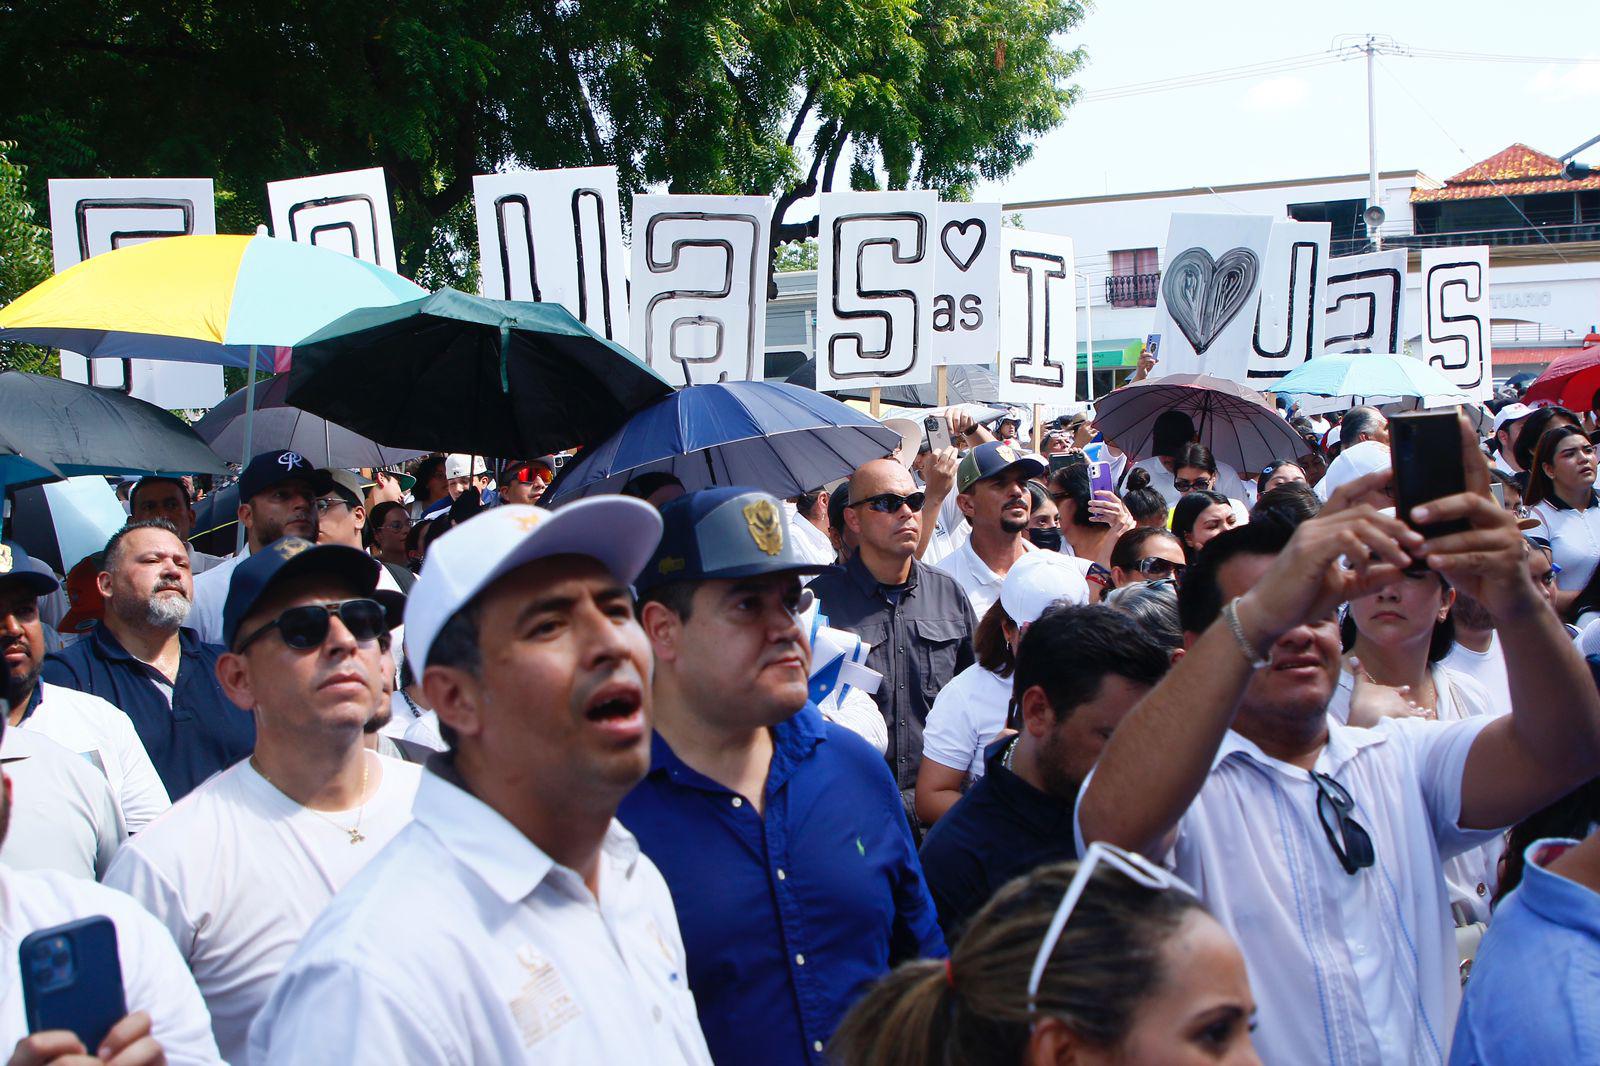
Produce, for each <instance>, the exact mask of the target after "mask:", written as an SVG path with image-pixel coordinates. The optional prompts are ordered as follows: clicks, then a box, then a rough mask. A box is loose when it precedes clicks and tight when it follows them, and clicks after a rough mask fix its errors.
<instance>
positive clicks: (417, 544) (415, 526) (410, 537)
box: [406, 518, 433, 552]
mask: <svg viewBox="0 0 1600 1066" xmlns="http://www.w3.org/2000/svg"><path fill="white" fill-rule="evenodd" d="M431 525H433V519H431V518H419V519H417V520H416V521H415V522H413V523H411V532H410V533H407V534H406V551H408V552H420V551H421V550H422V538H423V536H424V535H425V534H426V533H427V532H428V527H429V526H431Z"/></svg>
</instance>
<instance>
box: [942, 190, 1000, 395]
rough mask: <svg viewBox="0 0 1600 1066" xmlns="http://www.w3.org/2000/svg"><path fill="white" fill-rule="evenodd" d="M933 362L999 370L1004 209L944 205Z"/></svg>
mask: <svg viewBox="0 0 1600 1066" xmlns="http://www.w3.org/2000/svg"><path fill="white" fill-rule="evenodd" d="M938 223H939V243H938V249H937V254H936V256H935V258H934V271H933V273H934V298H933V362H934V365H935V366H941V365H951V364H956V363H982V364H985V365H987V366H993V365H994V357H995V352H996V350H997V349H998V348H999V345H1000V309H999V300H1000V205H999V204H949V203H941V204H940V205H939V216H938Z"/></svg>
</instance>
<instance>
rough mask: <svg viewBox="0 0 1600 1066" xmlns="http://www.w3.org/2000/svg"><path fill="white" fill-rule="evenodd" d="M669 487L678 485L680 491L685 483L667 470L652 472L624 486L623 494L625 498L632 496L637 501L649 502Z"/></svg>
mask: <svg viewBox="0 0 1600 1066" xmlns="http://www.w3.org/2000/svg"><path fill="white" fill-rule="evenodd" d="M669 485H676V486H677V487H678V488H680V489H681V488H683V482H682V481H679V480H678V478H677V476H676V475H674V474H671V473H668V472H667V471H665V470H652V471H650V472H649V473H648V474H640V475H639V476H638V477H636V478H634V479H633V480H632V481H630V482H628V483H627V484H626V485H624V486H622V494H623V495H624V496H632V497H634V498H635V499H640V500H647V499H649V498H650V496H651V494H652V493H654V492H656V491H658V490H660V489H664V488H667V487H668V486H669Z"/></svg>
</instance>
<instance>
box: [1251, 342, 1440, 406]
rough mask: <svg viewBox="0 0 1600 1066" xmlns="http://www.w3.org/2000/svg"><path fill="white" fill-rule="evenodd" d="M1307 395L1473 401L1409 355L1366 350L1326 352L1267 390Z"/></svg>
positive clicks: (1368, 399) (1378, 399)
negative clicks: (1432, 398)
mask: <svg viewBox="0 0 1600 1066" xmlns="http://www.w3.org/2000/svg"><path fill="white" fill-rule="evenodd" d="M1267 391H1268V392H1282V393H1289V394H1298V395H1306V396H1348V397H1350V398H1351V399H1354V400H1357V401H1358V402H1363V403H1364V402H1369V401H1371V402H1385V403H1387V402H1393V401H1395V400H1401V399H1406V398H1408V397H1417V398H1422V397H1434V398H1437V399H1441V400H1442V399H1443V398H1444V397H1451V398H1452V399H1451V400H1450V402H1452V403H1467V402H1470V397H1468V396H1467V395H1466V394H1465V393H1463V392H1462V391H1461V390H1460V389H1457V388H1456V387H1455V385H1453V384H1452V383H1451V381H1450V379H1449V378H1447V377H1445V376H1444V375H1443V374H1442V373H1440V372H1439V371H1438V370H1436V369H1434V368H1433V367H1431V366H1429V365H1428V364H1427V363H1424V362H1423V361H1422V360H1420V359H1413V358H1411V357H1410V356H1408V355H1385V354H1383V353H1381V352H1363V353H1360V354H1350V355H1322V356H1318V357H1317V358H1315V359H1312V360H1309V361H1308V362H1304V363H1301V364H1300V365H1299V366H1297V367H1295V368H1294V369H1293V370H1291V371H1290V372H1289V373H1288V374H1286V375H1284V376H1283V377H1282V378H1280V379H1278V380H1277V381H1276V382H1274V383H1273V384H1272V385H1271V386H1269V387H1268V389H1267Z"/></svg>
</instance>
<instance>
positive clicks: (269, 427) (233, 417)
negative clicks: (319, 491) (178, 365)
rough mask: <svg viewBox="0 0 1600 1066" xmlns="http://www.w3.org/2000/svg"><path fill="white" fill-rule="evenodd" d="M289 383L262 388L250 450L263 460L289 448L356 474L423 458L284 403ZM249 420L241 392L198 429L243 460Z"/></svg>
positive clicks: (283, 378) (283, 377)
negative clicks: (387, 445) (386, 445)
mask: <svg viewBox="0 0 1600 1066" xmlns="http://www.w3.org/2000/svg"><path fill="white" fill-rule="evenodd" d="M288 383H289V375H287V374H280V375H278V376H277V377H275V378H273V379H272V380H271V381H268V382H265V383H263V384H260V385H257V386H256V410H255V428H254V430H253V431H252V434H253V435H252V437H251V439H250V448H251V450H252V451H254V452H255V453H256V454H257V455H259V454H261V453H262V452H272V451H279V450H281V449H288V450H290V451H295V452H299V453H300V454H301V455H302V456H304V457H305V458H306V461H307V462H309V463H311V465H312V466H315V467H318V468H326V469H333V468H338V467H343V468H345V469H356V468H358V467H377V466H394V465H396V464H398V463H403V462H405V461H406V460H407V459H413V458H415V457H417V456H419V455H421V454H423V452H422V451H421V450H420V449H417V448H384V447H380V446H379V445H378V444H376V443H375V442H373V441H371V440H369V439H368V438H366V437H363V436H362V435H361V434H359V433H356V432H353V431H352V430H348V429H345V428H344V427H343V426H341V425H338V424H337V423H334V422H329V421H328V420H327V419H325V418H322V417H320V416H318V415H314V414H311V413H310V412H309V411H302V410H301V409H300V408H298V407H291V406H289V403H288V401H287V400H286V399H285V398H284V395H285V393H287V392H288ZM245 418H246V415H245V394H244V390H243V389H240V390H239V391H238V392H236V393H234V394H233V395H232V396H229V397H228V398H227V399H225V400H223V401H222V402H221V403H219V404H217V406H215V407H213V408H212V409H211V410H210V411H208V412H207V413H206V416H205V417H204V418H202V419H201V420H200V421H198V422H196V423H195V424H194V431H195V432H196V433H198V434H199V435H200V439H202V440H204V441H205V442H206V443H207V444H210V445H211V447H212V448H213V449H215V450H216V451H217V452H218V453H219V454H221V455H242V454H243V452H244V427H245Z"/></svg>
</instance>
